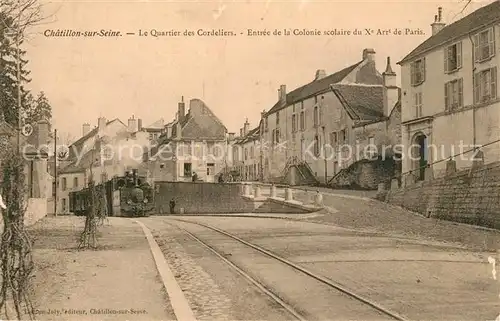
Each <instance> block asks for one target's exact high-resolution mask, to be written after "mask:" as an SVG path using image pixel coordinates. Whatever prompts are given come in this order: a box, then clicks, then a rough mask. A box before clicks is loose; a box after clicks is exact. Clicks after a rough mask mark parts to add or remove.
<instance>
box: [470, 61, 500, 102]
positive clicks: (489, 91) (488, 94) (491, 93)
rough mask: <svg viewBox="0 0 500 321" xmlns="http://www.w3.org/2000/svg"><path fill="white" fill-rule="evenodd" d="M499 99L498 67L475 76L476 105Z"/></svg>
mask: <svg viewBox="0 0 500 321" xmlns="http://www.w3.org/2000/svg"><path fill="white" fill-rule="evenodd" d="M496 98H497V67H495V68H490V69H486V70H483V71H480V72H478V73H476V74H475V75H474V103H476V104H477V103H484V102H488V101H490V100H493V99H496Z"/></svg>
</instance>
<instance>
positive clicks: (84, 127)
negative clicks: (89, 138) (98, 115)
mask: <svg viewBox="0 0 500 321" xmlns="http://www.w3.org/2000/svg"><path fill="white" fill-rule="evenodd" d="M88 133H90V124H89V123H85V124H83V125H82V136H85V135H87V134H88Z"/></svg>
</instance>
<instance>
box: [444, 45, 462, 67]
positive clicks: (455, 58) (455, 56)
mask: <svg viewBox="0 0 500 321" xmlns="http://www.w3.org/2000/svg"><path fill="white" fill-rule="evenodd" d="M460 68H462V43H461V42H458V43H456V44H453V45H451V46H448V47H446V48H445V49H444V71H445V72H446V73H450V72H453V71H456V70H458V69H460Z"/></svg>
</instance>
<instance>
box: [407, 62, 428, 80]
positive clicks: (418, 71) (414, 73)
mask: <svg viewBox="0 0 500 321" xmlns="http://www.w3.org/2000/svg"><path fill="white" fill-rule="evenodd" d="M410 68H411V84H412V85H413V86H418V85H420V84H421V83H423V82H424V81H425V58H422V59H419V60H417V61H415V62H413V63H412V64H411V65H410Z"/></svg>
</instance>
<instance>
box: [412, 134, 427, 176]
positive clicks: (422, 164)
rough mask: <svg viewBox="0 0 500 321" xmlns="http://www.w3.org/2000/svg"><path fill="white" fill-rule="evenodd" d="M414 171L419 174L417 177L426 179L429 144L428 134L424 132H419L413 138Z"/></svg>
mask: <svg viewBox="0 0 500 321" xmlns="http://www.w3.org/2000/svg"><path fill="white" fill-rule="evenodd" d="M412 147H413V151H412V161H413V166H412V167H413V171H414V172H415V174H416V175H417V179H418V180H421V181H423V180H424V179H425V168H426V166H427V164H428V160H429V157H428V144H427V136H426V135H425V134H423V133H418V134H416V135H415V137H414V138H413V145H412Z"/></svg>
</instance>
